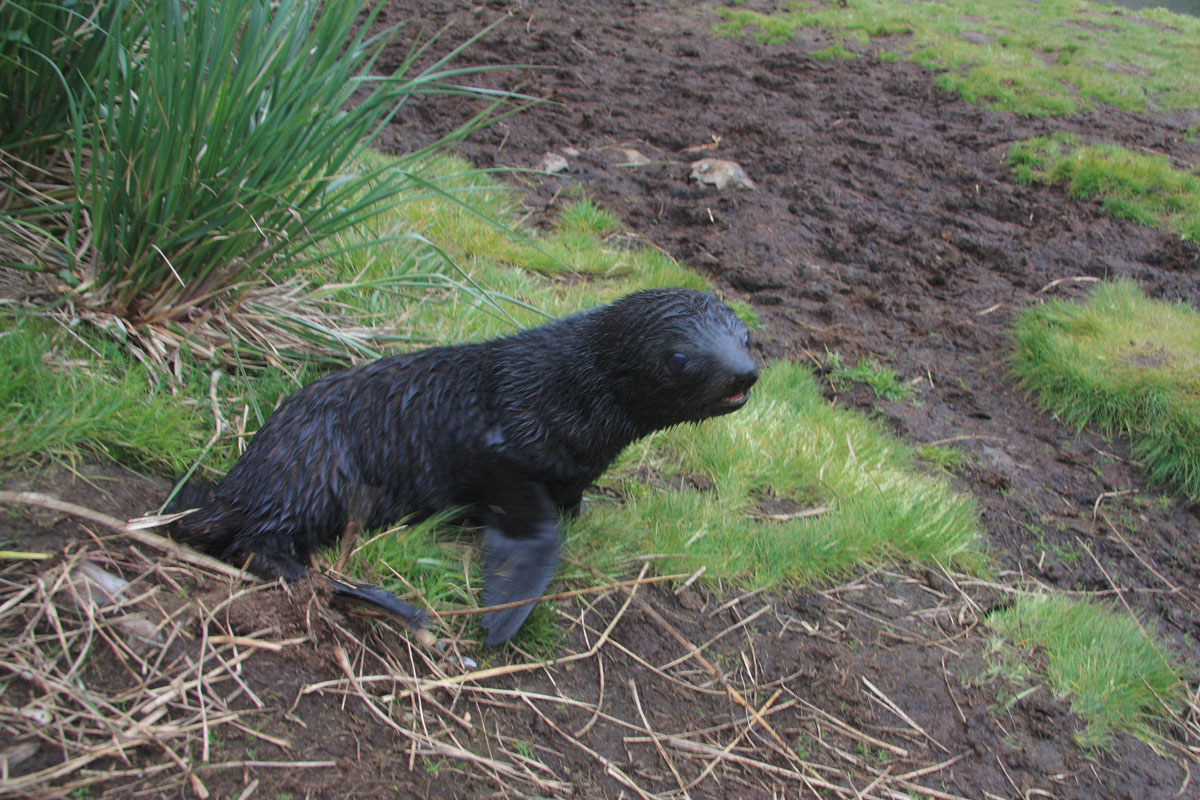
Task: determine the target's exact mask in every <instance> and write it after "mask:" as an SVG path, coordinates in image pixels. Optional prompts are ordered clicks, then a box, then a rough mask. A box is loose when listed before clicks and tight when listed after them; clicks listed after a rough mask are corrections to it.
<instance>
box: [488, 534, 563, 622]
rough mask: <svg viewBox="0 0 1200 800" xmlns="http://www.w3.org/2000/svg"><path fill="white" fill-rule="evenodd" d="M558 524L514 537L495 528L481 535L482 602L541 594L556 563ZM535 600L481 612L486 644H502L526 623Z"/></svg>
mask: <svg viewBox="0 0 1200 800" xmlns="http://www.w3.org/2000/svg"><path fill="white" fill-rule="evenodd" d="M560 538H561V537H560V535H559V532H558V526H557V525H555V524H554V523H550V524H549V525H544V526H541V527H539V529H538V530H537V531H536V532H535V533H534V534H533V535H531V536H525V537H521V538H514V537H511V536H507V535H505V534H504V533H503V532H502V531H500V530H499V529H497V528H494V527H489V528H488V529H487V530H486V531H484V534H483V546H484V564H483V604H484V605H485V606H498V605H503V604H504V603H512V602H515V601H517V600H531V599H533V598H536V597H541V596H542V595H543V594H544V593H545V591H546V586H547V585H548V584H549V583H550V578H551V577H553V575H554V570H555V568H556V567H557V566H558V543H559V539H560ZM534 605H536V604H535V603H528V604H526V605H523V606H515V607H513V608H506V609H503V610H501V611H492V612H489V613H487V614H484V615H483V627H484V630H486V631H487V632H488V635H487V639H486V643H487V644H490V645H496V644H503V643H504V642H507V641H508V640H509V639H511V638H512V636H513V634H515V633H516V632H517V630H518V629H519V628H520V627H521V624H522V623H523V622H525V618H526V617H528V616H529V612H531V611H533V607H534Z"/></svg>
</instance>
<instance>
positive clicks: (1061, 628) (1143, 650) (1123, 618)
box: [988, 594, 1186, 748]
mask: <svg viewBox="0 0 1200 800" xmlns="http://www.w3.org/2000/svg"><path fill="white" fill-rule="evenodd" d="M988 624H989V625H990V626H991V627H992V628H993V629H994V630H995V631H997V632H998V633H999V634H1001V635H1002V636H1004V637H1006V638H1008V639H1010V640H1012V641H1013V642H1014V643H1016V644H1017V645H1018V646H1020V647H1022V648H1029V649H1035V650H1037V651H1038V652H1039V653H1041V654H1042V656H1043V657H1044V663H1045V676H1044V679H1045V681H1046V682H1047V684H1048V685H1049V687H1050V689H1051V690H1052V691H1053V692H1054V694H1055V695H1057V696H1060V697H1067V698H1068V699H1069V700H1070V703H1071V710H1072V711H1074V712H1075V713H1076V714H1078V715H1079V716H1080V717H1081V718H1082V719H1083V721H1084V722H1085V724H1086V727H1085V729H1084V730H1083V731H1081V732H1080V733H1079V734H1077V739H1078V741H1079V743H1080V744H1081V745H1082V746H1084V747H1089V748H1103V747H1104V746H1105V745H1106V744H1107V743H1108V741H1109V740H1110V738H1111V736H1112V735H1113V734H1114V733H1116V732H1119V731H1128V732H1131V733H1134V734H1135V735H1138V736H1140V737H1141V738H1144V739H1151V740H1152V739H1154V738H1155V735H1156V728H1155V726H1156V724H1157V722H1158V721H1159V720H1161V719H1162V716H1163V713H1164V710H1169V713H1173V714H1176V713H1179V712H1180V711H1181V710H1182V708H1183V701H1184V696H1185V691H1186V686H1185V684H1184V682H1183V681H1182V680H1181V679H1180V677H1179V670H1178V667H1177V665H1176V664H1174V663H1173V662H1172V660H1171V659H1170V658H1169V657H1168V656H1167V655H1166V654H1165V653H1164V651H1163V650H1162V649H1161V648H1160V647H1159V646H1158V645H1156V644H1155V642H1154V641H1153V640H1152V639H1151V638H1150V637H1149V636H1148V635H1147V634H1146V632H1145V631H1143V630H1142V628H1141V627H1140V626H1139V624H1138V623H1137V621H1135V620H1134V619H1133V618H1132V617H1131V616H1130V615H1129V614H1128V613H1127V612H1123V611H1120V610H1117V609H1116V608H1114V607H1112V606H1109V605H1102V604H1097V603H1087V602H1079V601H1075V600H1071V599H1069V598H1066V597H1062V596H1058V595H1047V594H1037V595H1031V594H1023V595H1017V598H1016V601H1015V602H1014V604H1013V606H1012V607H1011V608H1008V609H1005V610H1003V611H998V612H996V613H994V614H992V615H991V617H989V619H988Z"/></svg>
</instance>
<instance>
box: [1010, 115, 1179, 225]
mask: <svg viewBox="0 0 1200 800" xmlns="http://www.w3.org/2000/svg"><path fill="white" fill-rule="evenodd" d="M1009 164H1010V166H1012V168H1013V171H1014V172H1015V173H1016V176H1017V180H1018V181H1020V182H1021V183H1025V184H1030V183H1033V182H1034V181H1036V180H1040V181H1044V182H1046V183H1062V184H1065V185H1066V186H1067V191H1068V192H1069V193H1070V194H1071V196H1072V197H1075V198H1077V199H1082V200H1094V199H1098V200H1100V202H1101V206H1102V207H1103V208H1104V210H1105V211H1107V212H1109V213H1110V214H1112V215H1113V216H1115V217H1120V218H1122V219H1132V220H1134V221H1136V222H1140V223H1142V224H1143V225H1149V226H1152V227H1155V228H1162V229H1164V230H1169V231H1173V232H1175V233H1177V234H1179V236H1180V237H1182V238H1184V239H1188V240H1191V241H1198V240H1200V175H1197V174H1196V173H1195V172H1189V171H1186V170H1181V169H1176V168H1175V167H1174V166H1172V165H1171V162H1170V161H1169V160H1168V159H1167V157H1166V156H1159V155H1151V154H1148V153H1136V152H1134V151H1132V150H1128V149H1126V148H1124V147H1120V146H1118V145H1115V144H1093V145H1084V144H1081V143H1080V142H1079V140H1078V138H1077V137H1074V136H1070V135H1067V134H1060V135H1057V136H1053V137H1036V138H1033V139H1029V140H1026V141H1024V142H1019V143H1018V144H1016V145H1014V146H1013V148H1012V151H1011V152H1010V153H1009Z"/></svg>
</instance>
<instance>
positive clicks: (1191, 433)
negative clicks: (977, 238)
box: [1013, 281, 1200, 502]
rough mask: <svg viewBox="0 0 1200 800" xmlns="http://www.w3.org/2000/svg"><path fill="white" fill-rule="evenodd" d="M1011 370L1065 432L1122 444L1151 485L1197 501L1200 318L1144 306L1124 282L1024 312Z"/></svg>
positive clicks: (1171, 307) (1170, 307)
mask: <svg viewBox="0 0 1200 800" xmlns="http://www.w3.org/2000/svg"><path fill="white" fill-rule="evenodd" d="M1014 340H1015V347H1014V356H1013V370H1014V372H1015V373H1016V376H1017V378H1018V380H1019V381H1020V383H1021V385H1022V386H1023V387H1024V388H1025V389H1027V390H1029V391H1031V392H1033V393H1034V394H1036V395H1037V397H1038V400H1039V402H1040V403H1041V404H1042V406H1043V407H1044V408H1046V409H1047V410H1049V411H1050V412H1051V413H1053V414H1054V415H1055V416H1056V417H1059V418H1060V419H1062V420H1063V421H1065V422H1067V423H1068V424H1071V425H1075V426H1077V427H1080V428H1082V427H1083V426H1085V425H1092V426H1095V427H1096V428H1099V429H1100V430H1101V431H1103V432H1104V433H1106V434H1108V435H1116V434H1120V435H1124V436H1127V437H1129V439H1130V441H1131V443H1132V449H1133V455H1134V458H1135V459H1137V460H1138V461H1140V462H1141V463H1142V464H1143V465H1144V467H1145V469H1146V471H1147V473H1148V475H1149V477H1150V479H1151V480H1152V481H1154V482H1155V483H1158V484H1165V485H1171V486H1174V487H1176V488H1178V490H1179V491H1181V492H1182V493H1183V494H1184V495H1185V496H1186V497H1188V498H1189V499H1190V500H1191V501H1192V502H1195V501H1197V500H1200V314H1197V312H1196V310H1195V309H1193V308H1191V307H1190V306H1188V305H1186V304H1184V303H1174V304H1170V303H1163V302H1159V301H1155V300H1150V299H1148V298H1146V296H1145V295H1144V294H1143V293H1142V291H1141V290H1140V289H1139V288H1138V287H1137V285H1136V284H1133V283H1131V282H1129V281H1117V282H1112V283H1103V284H1100V285H1099V286H1098V287H1097V288H1096V290H1095V292H1094V293H1093V294H1092V296H1091V298H1090V299H1089V300H1088V302H1086V303H1082V304H1078V303H1070V302H1064V301H1051V302H1048V303H1046V304H1044V305H1038V306H1034V307H1033V308H1030V309H1028V310H1026V311H1025V312H1024V313H1023V314H1021V315H1020V317H1019V318H1018V319H1017V322H1016V326H1015V329H1014Z"/></svg>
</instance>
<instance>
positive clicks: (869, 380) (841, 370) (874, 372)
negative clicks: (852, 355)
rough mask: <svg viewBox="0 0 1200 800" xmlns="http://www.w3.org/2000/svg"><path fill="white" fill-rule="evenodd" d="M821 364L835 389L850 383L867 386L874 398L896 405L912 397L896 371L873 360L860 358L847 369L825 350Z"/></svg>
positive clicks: (864, 357) (832, 353) (840, 359)
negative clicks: (847, 382) (895, 403)
mask: <svg viewBox="0 0 1200 800" xmlns="http://www.w3.org/2000/svg"><path fill="white" fill-rule="evenodd" d="M822 363H823V366H824V367H825V369H826V370H828V372H827V373H826V378H827V379H828V380H829V382H830V384H832V385H833V387H834V388H835V389H837V388H840V386H841V384H843V383H845V382H846V381H850V382H852V383H861V384H865V385H866V386H869V387H870V388H871V391H873V392H875V396H876V397H881V398H883V399H884V400H891V401H893V402H897V403H898V402H901V401H903V400H907V399H908V398H909V397H911V396H912V386H910V385H909V384H907V383H904V382H903V381H901V380H900V374H899V373H898V372H896V370H894V369H892V368H891V367H885V366H883V365H882V364H880V363H879V362H878V361H876V360H875V359H873V358H868V357H867V356H862V357H861V358H859V359H858V361H856V362H855V363H854V366H852V367H847V366H846V365H844V364H843V363H842V357H841V356H840V355H838V354H837V353H834V352H831V351H828V350H827V351H826V352H825V358H824V359H823V361H822Z"/></svg>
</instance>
